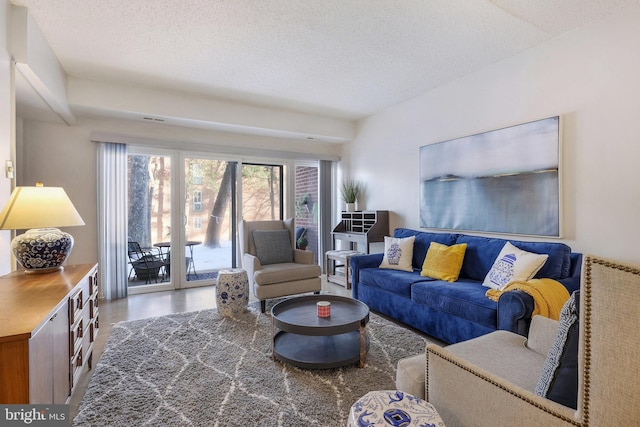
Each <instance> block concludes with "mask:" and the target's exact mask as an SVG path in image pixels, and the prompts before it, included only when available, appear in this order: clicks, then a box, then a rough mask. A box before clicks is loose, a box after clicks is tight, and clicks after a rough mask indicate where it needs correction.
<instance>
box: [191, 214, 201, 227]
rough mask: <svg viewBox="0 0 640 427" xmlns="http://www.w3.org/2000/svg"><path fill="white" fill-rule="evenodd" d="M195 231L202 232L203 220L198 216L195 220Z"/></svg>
mask: <svg viewBox="0 0 640 427" xmlns="http://www.w3.org/2000/svg"><path fill="white" fill-rule="evenodd" d="M193 229H194V230H202V218H201V217H199V216H197V217H195V218H193Z"/></svg>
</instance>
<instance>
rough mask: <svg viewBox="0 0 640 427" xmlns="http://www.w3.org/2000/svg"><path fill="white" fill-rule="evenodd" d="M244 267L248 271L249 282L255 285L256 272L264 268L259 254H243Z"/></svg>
mask: <svg viewBox="0 0 640 427" xmlns="http://www.w3.org/2000/svg"><path fill="white" fill-rule="evenodd" d="M242 268H243V269H245V270H246V271H247V276H248V277H249V283H250V284H251V285H253V284H254V283H255V279H254V274H255V272H256V271H258V270H260V269H261V268H262V264H260V260H259V259H258V257H257V256H254V255H251V254H247V253H245V254H242Z"/></svg>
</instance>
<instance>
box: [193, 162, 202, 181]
mask: <svg viewBox="0 0 640 427" xmlns="http://www.w3.org/2000/svg"><path fill="white" fill-rule="evenodd" d="M191 179H193V183H194V184H196V185H202V173H201V172H200V163H192V164H191Z"/></svg>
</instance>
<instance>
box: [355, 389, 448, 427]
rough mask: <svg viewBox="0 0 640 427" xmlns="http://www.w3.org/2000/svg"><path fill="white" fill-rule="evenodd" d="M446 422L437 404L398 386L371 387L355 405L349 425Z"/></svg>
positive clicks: (431, 424) (432, 424)
mask: <svg viewBox="0 0 640 427" xmlns="http://www.w3.org/2000/svg"><path fill="white" fill-rule="evenodd" d="M426 425H429V426H436V427H441V426H444V422H443V421H442V418H440V415H438V411H436V410H435V408H434V407H433V405H431V404H430V403H429V402H427V401H424V400H422V399H420V398H418V397H415V396H412V395H410V394H407V393H404V392H402V391H398V390H380V391H371V392H369V393H367V394H365V395H364V396H362V398H360V400H358V401H357V402H356V403H354V404H353V406H351V411H350V412H349V422H348V424H347V426H348V427H364V426H394V427H396V426H402V427H405V426H426Z"/></svg>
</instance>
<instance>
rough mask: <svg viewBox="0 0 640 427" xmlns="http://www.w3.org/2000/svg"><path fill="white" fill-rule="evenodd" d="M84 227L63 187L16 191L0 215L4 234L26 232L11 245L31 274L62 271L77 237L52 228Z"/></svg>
mask: <svg viewBox="0 0 640 427" xmlns="http://www.w3.org/2000/svg"><path fill="white" fill-rule="evenodd" d="M75 225H84V221H83V220H82V218H81V217H80V214H78V211H77V210H76V208H75V207H74V206H73V203H71V200H69V197H68V196H67V193H65V191H64V189H62V188H60V187H44V186H43V185H42V184H41V183H38V185H36V186H35V187H16V188H15V189H14V190H13V192H12V193H11V196H10V197H9V201H8V202H7V204H6V205H5V207H4V209H2V212H0V230H25V229H29V230H28V231H27V232H26V233H24V234H20V235H18V236H16V237H15V238H14V239H13V240H12V241H11V249H13V253H14V255H15V257H16V260H17V261H18V263H20V265H21V266H22V267H24V268H25V271H26V272H27V273H47V272H50V271H58V270H61V269H62V264H63V263H64V262H65V261H66V259H67V258H68V256H69V254H70V253H71V249H73V237H72V236H71V235H70V234H69V233H65V232H63V231H60V230H58V229H57V228H52V227H71V226H75Z"/></svg>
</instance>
